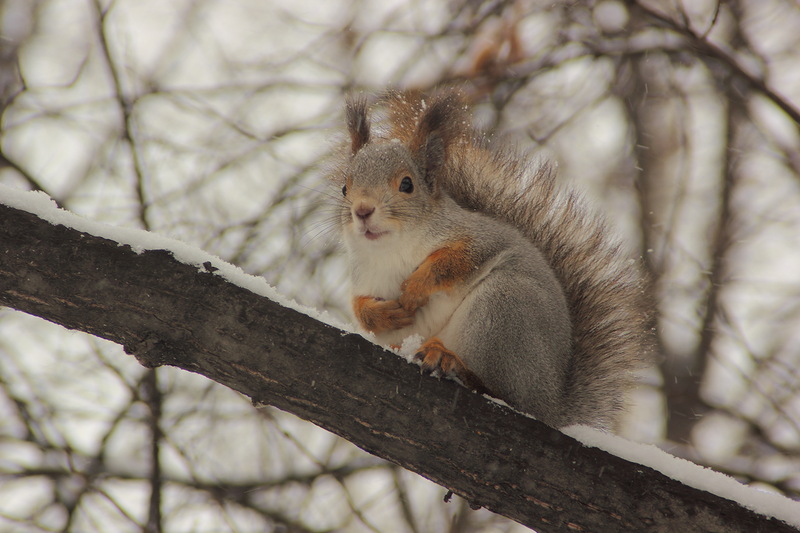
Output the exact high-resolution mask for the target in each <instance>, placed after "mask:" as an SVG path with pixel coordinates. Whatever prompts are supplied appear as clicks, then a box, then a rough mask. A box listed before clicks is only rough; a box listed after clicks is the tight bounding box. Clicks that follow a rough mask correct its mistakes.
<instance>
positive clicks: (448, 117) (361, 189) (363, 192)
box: [342, 93, 464, 241]
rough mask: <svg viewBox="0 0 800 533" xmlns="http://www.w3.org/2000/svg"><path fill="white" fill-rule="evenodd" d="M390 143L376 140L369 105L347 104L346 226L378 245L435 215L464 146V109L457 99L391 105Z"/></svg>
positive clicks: (446, 97) (452, 96) (393, 102)
mask: <svg viewBox="0 0 800 533" xmlns="http://www.w3.org/2000/svg"><path fill="white" fill-rule="evenodd" d="M388 103H389V108H390V113H391V115H390V123H391V125H392V126H393V128H392V130H391V131H390V138H389V139H386V138H380V139H378V140H374V139H373V137H374V135H373V133H372V131H371V125H370V117H369V113H368V109H367V102H366V99H364V98H363V97H356V98H349V99H348V100H347V107H346V116H347V127H348V131H349V133H350V141H351V144H350V154H349V158H348V162H347V164H346V166H345V172H344V173H343V178H344V183H343V184H342V195H343V198H344V202H343V210H342V223H343V225H344V228H345V230H346V231H349V232H350V233H351V234H352V235H353V236H355V237H361V236H363V237H364V238H366V239H368V240H371V241H375V240H379V239H381V238H382V237H384V236H387V235H389V234H391V233H397V232H400V231H402V230H403V229H405V228H407V227H408V226H407V224H408V223H411V222H414V221H415V220H420V218H423V217H426V216H428V215H430V214H431V213H432V212H434V210H435V209H436V206H437V204H439V202H440V201H441V199H442V195H443V194H445V192H444V190H443V188H442V185H441V183H442V176H443V175H444V173H445V172H447V171H448V161H449V157H450V156H451V155H452V150H453V149H454V148H456V144H457V143H458V142H460V141H461V135H462V130H463V126H462V125H463V124H464V121H463V118H462V115H463V112H464V106H463V104H462V103H461V101H460V98H458V96H457V95H456V93H445V94H443V95H441V96H439V97H434V98H432V99H431V100H430V101H427V102H426V101H425V100H422V99H421V98H412V97H411V96H409V97H408V99H406V98H405V97H404V96H399V95H396V96H394V97H390V98H389V99H388Z"/></svg>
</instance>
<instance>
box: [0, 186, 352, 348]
mask: <svg viewBox="0 0 800 533" xmlns="http://www.w3.org/2000/svg"><path fill="white" fill-rule="evenodd" d="M0 204H3V205H7V206H9V207H13V208H15V209H20V210H22V211H27V212H29V213H31V214H34V215H36V216H37V217H39V218H41V219H42V220H45V221H47V222H49V223H51V224H53V225H56V226H65V227H67V228H71V229H74V230H76V231H80V232H82V233H88V234H90V235H94V236H95V237H101V238H103V239H108V240H110V241H114V242H116V243H117V244H118V245H119V246H129V247H130V248H131V250H133V251H134V252H135V253H137V254H141V253H142V252H145V251H147V250H165V251H167V252H169V253H170V254H172V256H173V257H174V258H175V259H176V260H177V261H180V262H181V263H184V264H187V265H191V266H194V267H196V268H197V269H198V270H199V271H201V272H206V273H207V272H213V274H214V275H216V276H220V277H222V278H223V279H225V280H226V281H228V282H230V283H233V284H234V285H236V286H238V287H241V288H243V289H247V290H249V291H250V292H252V293H255V294H258V295H259V296H263V297H265V298H269V299H270V300H272V301H274V302H275V303H277V304H280V305H282V306H283V307H288V308H289V309H293V310H295V311H297V312H299V313H303V314H304V315H308V316H310V317H311V318H314V319H316V320H319V321H320V322H324V323H325V324H328V325H330V326H333V327H336V328H339V329H342V330H344V331H347V332H349V333H357V332H356V330H355V328H354V327H353V325H351V324H345V323H342V322H339V321H338V320H335V319H334V318H333V317H331V315H330V314H329V313H328V312H327V311H322V312H320V311H318V310H317V309H314V308H313V307H307V306H304V305H301V304H299V303H297V302H296V301H295V300H293V299H290V298H287V297H285V296H283V295H281V294H280V293H278V291H276V290H275V288H274V287H272V286H271V285H270V284H269V283H267V281H266V280H265V279H264V278H262V277H260V276H253V275H251V274H247V273H246V272H244V271H243V270H242V269H240V268H239V267H237V266H234V265H232V264H230V263H226V262H225V261H223V260H222V259H220V258H219V257H217V256H215V255H212V254H209V253H208V252H206V251H203V250H202V249H200V248H197V247H194V246H191V245H189V244H186V243H184V242H181V241H178V240H175V239H171V238H169V237H164V236H162V235H158V234H156V233H152V232H149V231H144V230H141V229H136V228H124V227H119V226H111V225H109V224H103V223H101V222H95V221H92V220H89V219H86V218H83V217H81V216H78V215H76V214H75V213H71V212H70V211H67V210H65V209H61V208H60V207H58V205H57V204H56V203H55V202H54V201H53V200H52V199H51V198H50V197H49V196H48V195H47V194H45V193H44V192H42V191H23V190H20V189H15V188H13V187H8V186H5V185H0Z"/></svg>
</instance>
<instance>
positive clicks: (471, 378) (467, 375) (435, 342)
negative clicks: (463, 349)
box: [414, 337, 492, 395]
mask: <svg viewBox="0 0 800 533" xmlns="http://www.w3.org/2000/svg"><path fill="white" fill-rule="evenodd" d="M414 359H416V360H417V361H420V363H421V364H422V368H423V369H424V370H426V371H428V372H434V371H436V370H440V371H441V372H442V373H444V374H445V375H449V376H455V377H457V378H458V379H459V380H460V381H461V382H462V383H463V384H464V386H466V387H467V388H469V389H472V390H474V391H476V392H478V393H480V394H489V395H492V393H491V392H490V391H489V389H488V388H487V387H486V386H485V385H484V384H483V382H482V381H481V380H480V378H479V377H478V376H476V375H475V373H474V372H473V371H472V370H470V369H469V368H467V365H466V364H464V361H462V360H461V358H460V357H459V356H458V355H456V354H455V353H454V352H452V351H450V350H448V349H447V348H445V346H444V344H442V341H440V340H439V339H437V338H436V337H433V338H432V339H429V340H427V341H425V343H423V345H422V346H420V347H419V351H418V352H417V353H416V354H415V355H414Z"/></svg>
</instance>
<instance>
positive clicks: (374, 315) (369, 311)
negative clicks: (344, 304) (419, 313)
mask: <svg viewBox="0 0 800 533" xmlns="http://www.w3.org/2000/svg"><path fill="white" fill-rule="evenodd" d="M353 310H354V311H355V315H356V318H357V319H358V321H359V322H360V323H361V325H362V326H363V327H364V329H366V330H367V331H371V332H372V333H382V332H384V331H389V330H394V329H402V328H405V327H408V326H410V325H411V324H413V323H414V311H408V310H407V309H405V308H404V307H403V306H402V305H400V302H399V301H397V300H384V299H382V298H373V297H372V296H356V297H355V298H354V299H353Z"/></svg>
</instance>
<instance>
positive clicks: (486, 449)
mask: <svg viewBox="0 0 800 533" xmlns="http://www.w3.org/2000/svg"><path fill="white" fill-rule="evenodd" d="M0 258H2V259H0V305H7V306H10V307H14V308H16V309H19V310H21V311H24V312H26V313H30V314H33V315H37V316H40V317H42V318H45V319H47V320H50V321H52V322H55V323H58V324H61V325H63V326H65V327H68V328H71V329H77V330H81V331H84V332H87V333H90V334H92V335H96V336H98V337H102V338H105V339H109V340H111V341H113V342H116V343H119V344H121V345H122V346H124V347H125V350H126V351H127V352H128V353H131V354H133V355H135V356H136V357H137V358H138V360H139V361H140V362H141V363H142V364H144V365H146V366H149V367H156V366H160V365H171V366H176V367H179V368H182V369H185V370H188V371H190V372H196V373H199V374H202V375H204V376H207V377H208V378H210V379H212V380H214V381H216V382H218V383H221V384H223V385H226V386H228V387H230V388H232V389H234V390H237V391H239V392H241V393H243V394H245V395H247V396H249V397H251V398H252V399H253V401H254V402H257V403H268V404H271V405H274V406H276V407H278V408H280V409H283V410H285V411H289V412H291V413H294V414H296V415H298V416H300V417H302V418H304V419H306V420H309V421H311V422H313V423H315V424H317V425H319V426H321V427H323V428H325V429H327V430H329V431H332V432H334V433H336V434H338V435H340V436H342V437H344V438H346V439H348V440H350V441H351V442H353V443H355V444H357V445H358V446H360V447H361V448H363V449H364V450H366V451H368V452H370V453H373V454H375V455H377V456H380V457H383V458H385V459H388V460H390V461H392V462H394V463H397V464H399V465H401V466H403V467H405V468H407V469H409V470H412V471H414V472H417V473H419V474H421V475H423V476H425V477H427V478H428V479H431V480H433V481H434V482H436V483H439V484H440V485H442V486H444V487H447V488H449V489H451V490H453V491H454V492H455V493H457V494H459V495H461V496H463V497H465V498H466V499H467V500H469V501H470V502H472V503H473V504H477V505H481V506H484V507H486V508H488V509H490V510H492V511H495V512H497V513H500V514H502V515H505V516H507V517H509V518H512V519H514V520H517V521H518V522H520V523H522V524H525V525H527V526H530V527H533V528H536V529H537V530H538V531H540V532H566V531H570V532H574V531H604V532H611V531H666V530H668V531H683V532H690V531H720V532H728V531H748V532H751V531H767V530H769V531H772V532H784V531H786V532H788V531H793V528H791V527H790V526H788V525H786V524H784V523H782V522H779V521H777V520H771V519H768V518H766V517H763V516H761V515H758V514H756V513H754V512H752V511H750V510H747V509H745V508H742V507H740V506H739V505H737V504H735V503H733V502H731V501H729V500H726V499H723V498H720V497H718V496H716V495H713V494H710V493H708V492H704V491H701V490H697V489H694V488H691V487H688V486H685V485H683V484H681V483H679V482H677V481H674V480H672V479H670V478H668V477H666V476H664V475H662V474H660V473H659V472H656V471H654V470H652V469H650V468H648V467H645V466H642V465H639V464H634V463H630V462H627V461H625V460H623V459H620V458H619V457H616V456H613V455H611V454H608V453H606V452H603V451H601V450H598V449H595V448H586V447H583V446H582V445H581V444H580V443H578V442H577V441H575V440H573V439H572V438H570V437H568V436H566V435H564V434H562V433H560V432H558V431H556V430H553V429H551V428H549V427H547V426H545V425H544V424H542V423H540V422H537V421H535V420H532V419H530V418H527V417H525V416H522V415H520V414H517V413H515V412H513V411H512V410H510V409H507V408H504V407H502V406H500V405H497V404H495V403H493V402H490V401H488V400H486V399H485V398H483V397H481V396H478V395H476V394H473V393H470V392H468V391H467V390H466V389H464V388H462V387H460V386H459V385H457V384H456V383H453V382H450V381H439V380H436V379H433V378H430V377H428V376H424V375H421V374H420V373H419V370H418V369H417V368H416V367H414V366H412V365H409V364H406V363H405V362H404V361H402V360H401V359H400V358H398V357H396V356H395V355H393V354H391V353H389V352H386V351H384V350H382V349H381V348H380V347H378V346H375V345H373V344H372V343H370V342H368V341H367V340H365V339H363V338H362V337H360V336H357V335H352V334H344V333H343V332H342V331H340V330H338V329H336V328H333V327H331V326H328V325H326V324H323V323H320V322H318V321H316V320H314V319H312V318H310V317H308V316H306V315H303V314H301V313H299V312H297V311H294V310H291V309H287V308H284V307H281V306H280V305H278V304H277V303H275V302H273V301H271V300H269V299H267V298H264V297H261V296H258V295H256V294H255V293H252V292H250V291H248V290H246V289H243V288H241V287H239V286H236V285H234V284H232V283H230V282H228V281H226V280H225V279H223V278H222V277H221V276H218V275H215V274H214V273H213V272H212V271H213V270H215V269H214V268H213V267H211V266H210V264H209V263H207V264H206V265H207V267H206V268H207V270H209V271H206V272H201V271H199V270H198V269H197V268H196V267H194V266H191V265H187V264H184V263H181V262H178V261H177V260H176V259H175V258H174V257H173V256H172V255H171V254H170V253H169V252H166V251H146V252H143V253H140V254H137V253H135V252H134V251H132V250H131V248H130V247H128V246H120V245H119V244H118V243H117V242H114V241H110V240H107V239H104V238H101V237H96V236H92V235H88V234H85V233H81V232H79V231H77V230H74V229H71V228H67V227H64V226H54V225H52V224H50V223H49V222H46V221H44V220H42V219H40V218H39V217H37V216H36V215H33V214H31V213H28V212H26V211H21V210H18V209H15V208H11V207H7V206H2V205H0Z"/></svg>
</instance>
